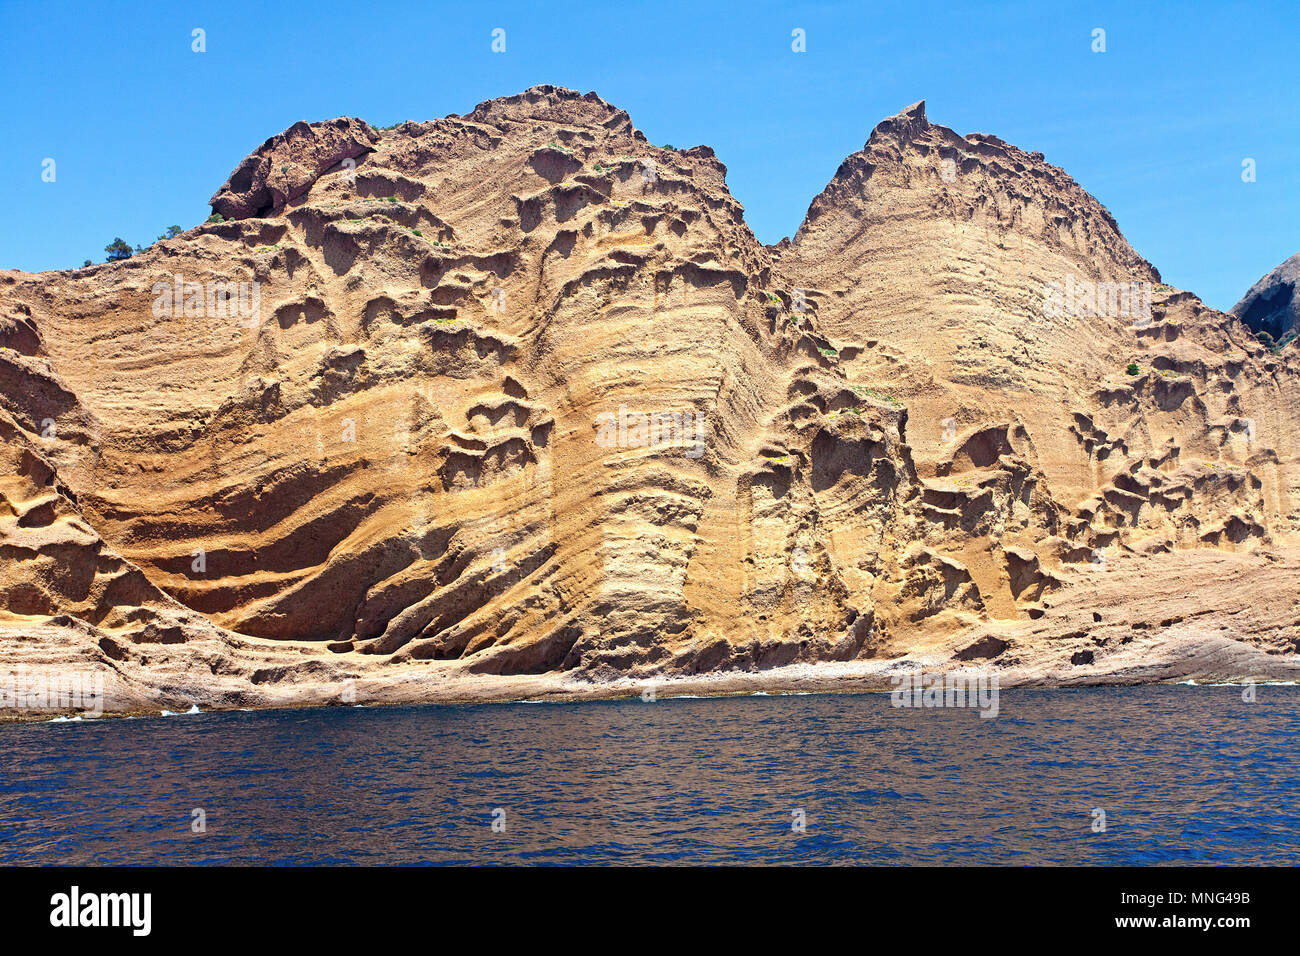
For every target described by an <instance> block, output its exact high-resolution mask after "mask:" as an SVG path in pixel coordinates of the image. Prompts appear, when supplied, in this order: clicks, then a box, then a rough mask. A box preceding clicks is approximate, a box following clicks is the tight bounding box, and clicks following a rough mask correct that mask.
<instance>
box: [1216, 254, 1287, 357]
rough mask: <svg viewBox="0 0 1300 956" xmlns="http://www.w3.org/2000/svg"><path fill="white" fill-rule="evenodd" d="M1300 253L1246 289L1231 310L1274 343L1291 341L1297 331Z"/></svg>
mask: <svg viewBox="0 0 1300 956" xmlns="http://www.w3.org/2000/svg"><path fill="white" fill-rule="evenodd" d="M1297 286H1300V253H1296V254H1295V255H1294V256H1292V257H1291V258H1290V259H1288V260H1286V262H1284V263H1282V264H1281V265H1280V266H1278V267H1277V268H1276V269H1274V270H1273V271H1272V272H1270V273H1269V274H1268V275H1266V276H1264V278H1262V279H1260V280H1259V281H1258V282H1256V283H1255V284H1254V285H1253V286H1251V287H1250V291H1249V292H1247V293H1246V294H1245V295H1244V296H1242V299H1241V301H1240V302H1238V303H1237V304H1236V305H1234V306H1233V307H1232V310H1231V312H1232V314H1233V315H1235V316H1236V317H1237V318H1239V319H1241V321H1243V322H1245V323H1246V325H1248V326H1249V327H1250V328H1251V329H1253V330H1254V331H1255V332H1256V333H1263V334H1265V335H1267V336H1268V337H1269V339H1271V340H1272V341H1273V342H1275V343H1276V344H1277V345H1286V344H1289V343H1291V342H1294V341H1295V339H1296V336H1297V334H1298V333H1300V294H1297V292H1296V287H1297Z"/></svg>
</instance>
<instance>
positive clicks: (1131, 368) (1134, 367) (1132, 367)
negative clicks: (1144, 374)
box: [1124, 362, 1142, 375]
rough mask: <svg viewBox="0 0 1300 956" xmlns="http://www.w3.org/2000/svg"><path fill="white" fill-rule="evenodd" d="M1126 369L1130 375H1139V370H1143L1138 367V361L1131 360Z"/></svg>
mask: <svg viewBox="0 0 1300 956" xmlns="http://www.w3.org/2000/svg"><path fill="white" fill-rule="evenodd" d="M1124 371H1126V372H1128V374H1130V375H1137V374H1138V373H1139V372H1141V371H1142V369H1140V368H1138V363H1137V362H1129V363H1128V368H1126V369H1124Z"/></svg>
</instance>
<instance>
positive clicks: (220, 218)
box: [205, 212, 226, 222]
mask: <svg viewBox="0 0 1300 956" xmlns="http://www.w3.org/2000/svg"><path fill="white" fill-rule="evenodd" d="M225 221H226V217H225V216H223V215H221V213H219V212H214V213H213V214H212V215H211V216H209V217H208V218H207V219H206V220H205V222H225Z"/></svg>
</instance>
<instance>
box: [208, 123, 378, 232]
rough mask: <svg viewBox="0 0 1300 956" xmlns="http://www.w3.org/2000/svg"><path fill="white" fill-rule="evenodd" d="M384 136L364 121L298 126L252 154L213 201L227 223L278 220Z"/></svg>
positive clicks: (231, 175)
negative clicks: (328, 173) (318, 182)
mask: <svg viewBox="0 0 1300 956" xmlns="http://www.w3.org/2000/svg"><path fill="white" fill-rule="evenodd" d="M378 140H379V134H378V133H376V132H375V131H374V130H373V129H371V128H370V127H369V126H368V125H366V124H365V123H364V122H362V121H361V120H359V119H352V118H350V117H342V116H341V117H339V118H338V119H335V120H330V121H329V122H327V123H294V124H293V125H292V126H291V127H289V128H288V129H287V130H285V131H284V132H283V133H279V134H277V135H275V136H272V137H271V138H270V139H268V140H267V141H266V142H265V143H263V144H262V145H261V146H259V147H258V148H257V149H256V150H254V151H253V152H252V153H250V154H249V155H248V156H247V157H246V158H245V159H244V161H243V162H242V163H240V164H239V166H238V167H236V169H235V171H234V172H233V173H231V174H230V178H229V179H227V180H226V181H225V183H224V184H222V186H221V188H220V189H218V190H217V192H216V194H215V195H213V197H212V198H211V199H209V200H208V205H210V206H211V207H212V211H213V212H214V213H220V214H221V215H222V216H224V217H225V218H227V219H248V218H251V217H254V216H256V217H258V218H267V217H270V216H278V215H279V214H280V213H282V212H283V211H284V208H285V206H286V205H288V204H289V203H291V202H293V201H294V200H295V199H298V198H299V197H300V196H302V195H303V194H305V193H306V192H307V191H308V190H309V189H311V187H312V184H313V183H315V182H316V180H317V179H318V178H319V177H320V175H321V174H322V173H324V172H325V171H326V170H329V169H331V168H332V167H334V166H337V165H338V164H339V163H341V162H343V161H344V160H348V159H352V160H355V159H356V158H357V157H359V156H363V155H365V154H366V153H368V152H370V151H371V149H373V147H374V144H375V143H376V142H378Z"/></svg>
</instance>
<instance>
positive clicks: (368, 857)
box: [0, 685, 1300, 864]
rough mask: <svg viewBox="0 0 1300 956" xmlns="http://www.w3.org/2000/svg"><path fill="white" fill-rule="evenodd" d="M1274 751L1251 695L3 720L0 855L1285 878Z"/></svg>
mask: <svg viewBox="0 0 1300 956" xmlns="http://www.w3.org/2000/svg"><path fill="white" fill-rule="evenodd" d="M1298 754H1300V687H1294V686H1266V685H1261V686H1259V687H1258V688H1257V690H1256V699H1255V701H1253V702H1246V701H1243V700H1242V691H1241V688H1234V687H1191V686H1161V687H1146V688H1080V689H1071V690H1003V691H1002V693H1001V701H1000V713H999V715H998V716H997V717H996V718H993V719H982V718H981V717H980V716H979V714H978V713H977V712H976V711H973V710H963V709H948V710H943V709H929V710H927V709H907V708H894V707H892V706H891V702H890V697H889V695H887V694H821V695H806V696H770V697H769V696H754V697H743V698H735V697H732V698H720V699H718V698H715V699H684V698H678V699H666V698H662V697H661V698H660V699H659V700H657V701H652V702H644V701H641V700H639V699H636V700H631V701H618V702H598V703H580V704H527V703H519V704H489V705H478V706H464V707H447V706H442V707H439V706H429V707H394V708H333V709H320V710H297V711H275V712H262V713H220V714H197V715H180V716H172V717H156V718H140V719H131V720H120V719H114V720H107V719H104V720H87V721H77V722H59V723H41V724H22V725H13V724H11V725H5V726H2V727H0V862H2V863H7V864H15V863H43V864H48V863H58V864H155V863H162V864H181V863H186V864H188V863H198V864H209V863H210V864H262V863H275V864H453V863H454V864H687V863H751V864H787V863H803V864H948V863H957V864H1030V863H1049V864H1074V863H1082V864H1162V863H1178V864H1265V863H1268V864H1288V863H1289V864H1295V863H1300V809H1297V796H1300V794H1298V792H1297V790H1298V786H1300V756H1298ZM196 810H197V811H202V814H201V816H200V815H198V814H196V813H195V811H196ZM1095 811H1103V812H1104V814H1105V818H1104V822H1105V827H1104V830H1102V829H1099V824H1100V822H1101V818H1100V817H1099V816H1098V815H1097V814H1096V813H1095ZM199 822H202V824H203V827H202V828H201V832H196V828H198V825H199ZM800 823H802V829H800V827H799V826H798V824H800ZM494 824H495V827H494Z"/></svg>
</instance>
